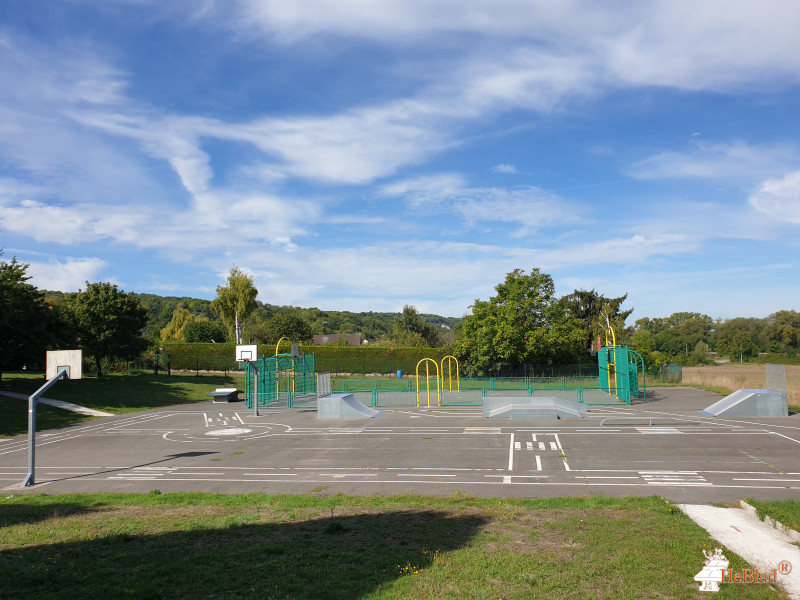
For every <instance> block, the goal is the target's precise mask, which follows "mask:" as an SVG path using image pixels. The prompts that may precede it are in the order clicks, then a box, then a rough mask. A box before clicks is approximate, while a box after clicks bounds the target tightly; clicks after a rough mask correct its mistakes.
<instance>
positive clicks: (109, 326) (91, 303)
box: [65, 281, 148, 377]
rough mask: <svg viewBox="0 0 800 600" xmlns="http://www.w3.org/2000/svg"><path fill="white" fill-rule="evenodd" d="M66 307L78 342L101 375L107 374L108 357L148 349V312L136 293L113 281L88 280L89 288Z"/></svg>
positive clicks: (124, 356)
mask: <svg viewBox="0 0 800 600" xmlns="http://www.w3.org/2000/svg"><path fill="white" fill-rule="evenodd" d="M65 308H66V317H67V320H68V321H69V323H70V325H71V326H72V328H73V329H74V331H75V333H76V335H77V336H78V344H79V346H80V347H81V348H83V350H84V351H85V352H86V354H88V355H89V356H91V357H92V359H93V360H94V364H95V368H96V370H97V376H98V377H102V376H103V362H102V361H103V359H104V358H105V359H108V360H130V359H133V358H136V357H137V356H138V355H139V353H141V352H142V351H143V350H144V349H145V348H147V345H148V342H147V340H145V339H144V338H143V337H142V335H141V333H142V331H143V329H144V327H145V325H146V324H147V311H146V310H145V308H144V307H143V306H142V305H141V304H139V300H138V298H137V297H136V294H133V293H130V294H129V293H125V292H124V291H122V290H120V289H119V288H118V287H117V286H116V285H114V284H112V283H109V282H102V283H89V282H88V281H87V282H86V291H80V292H78V293H77V294H74V295H73V296H72V297H71V298H70V300H69V301H68V302H67V305H66V307H65Z"/></svg>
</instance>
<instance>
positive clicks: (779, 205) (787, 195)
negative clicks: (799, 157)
mask: <svg viewBox="0 0 800 600" xmlns="http://www.w3.org/2000/svg"><path fill="white" fill-rule="evenodd" d="M750 204H752V205H753V206H754V207H755V208H756V209H758V210H759V211H761V212H763V213H765V214H767V215H769V216H770V217H772V218H774V219H776V220H777V221H779V222H786V221H788V222H790V223H798V224H800V171H793V172H791V173H788V174H787V175H785V176H784V177H781V178H779V179H768V180H766V181H765V182H763V183H762V184H761V186H760V187H759V188H758V190H756V191H755V192H754V193H753V194H752V195H751V196H750Z"/></svg>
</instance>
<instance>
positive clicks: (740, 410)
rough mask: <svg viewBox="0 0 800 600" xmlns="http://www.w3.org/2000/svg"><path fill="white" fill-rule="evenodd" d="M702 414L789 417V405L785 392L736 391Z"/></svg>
mask: <svg viewBox="0 0 800 600" xmlns="http://www.w3.org/2000/svg"><path fill="white" fill-rule="evenodd" d="M700 414H701V415H705V416H707V417H788V416H789V405H788V402H787V399H786V394H785V393H784V392H779V391H776V390H736V391H735V392H733V393H732V394H731V395H730V396H725V397H724V398H723V399H722V400H720V401H719V402H715V403H714V404H712V405H711V406H709V407H708V408H706V409H705V410H701V411H700Z"/></svg>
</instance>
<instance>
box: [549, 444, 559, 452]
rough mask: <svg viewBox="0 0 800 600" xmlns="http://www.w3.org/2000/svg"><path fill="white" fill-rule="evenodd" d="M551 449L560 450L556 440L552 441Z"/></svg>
mask: <svg viewBox="0 0 800 600" xmlns="http://www.w3.org/2000/svg"><path fill="white" fill-rule="evenodd" d="M550 450H558V446H556V443H555V442H550Z"/></svg>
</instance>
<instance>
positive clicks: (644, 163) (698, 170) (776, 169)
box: [629, 141, 800, 181]
mask: <svg viewBox="0 0 800 600" xmlns="http://www.w3.org/2000/svg"><path fill="white" fill-rule="evenodd" d="M798 160H800V154H799V153H798V151H797V149H796V148H794V147H791V146H788V145H763V144H762V145H752V144H747V143H745V142H742V141H735V142H731V143H710V142H696V143H692V147H691V148H690V149H689V150H688V151H686V152H674V151H669V152H662V153H660V154H656V155H654V156H651V157H649V158H646V159H644V160H641V161H639V162H637V163H635V164H634V165H632V166H631V168H630V169H629V174H630V175H631V176H632V177H635V178H637V179H734V180H736V181H742V180H744V181H747V180H753V179H761V178H763V177H764V176H767V175H769V174H772V173H780V172H783V171H785V170H786V168H787V167H788V166H789V165H792V164H797V162H798Z"/></svg>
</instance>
